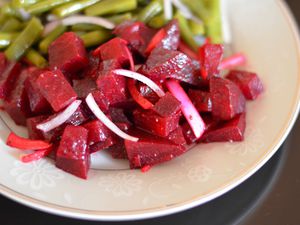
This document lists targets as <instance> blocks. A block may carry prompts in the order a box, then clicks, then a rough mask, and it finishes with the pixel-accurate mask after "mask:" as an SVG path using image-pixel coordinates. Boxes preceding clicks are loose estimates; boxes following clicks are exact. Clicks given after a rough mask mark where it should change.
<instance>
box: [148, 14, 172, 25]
mask: <svg viewBox="0 0 300 225" xmlns="http://www.w3.org/2000/svg"><path fill="white" fill-rule="evenodd" d="M166 23H167V21H166V19H165V16H164V14H163V13H160V14H158V15H157V16H155V17H153V18H152V19H151V20H150V21H149V22H148V25H149V26H150V27H152V28H156V29H157V28H161V27H163V26H164V25H166Z"/></svg>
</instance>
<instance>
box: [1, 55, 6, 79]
mask: <svg viewBox="0 0 300 225" xmlns="http://www.w3.org/2000/svg"><path fill="white" fill-rule="evenodd" d="M6 66H7V59H6V56H5V54H4V53H3V52H0V74H2V73H3V72H4V70H5V68H6Z"/></svg>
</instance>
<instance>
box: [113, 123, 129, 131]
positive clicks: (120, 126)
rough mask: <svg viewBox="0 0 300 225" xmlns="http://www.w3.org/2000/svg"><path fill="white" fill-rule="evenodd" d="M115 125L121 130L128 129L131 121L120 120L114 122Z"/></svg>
mask: <svg viewBox="0 0 300 225" xmlns="http://www.w3.org/2000/svg"><path fill="white" fill-rule="evenodd" d="M116 125H117V126H118V127H119V128H120V129H121V130H122V131H128V130H129V129H130V127H131V123H129V122H121V123H116Z"/></svg>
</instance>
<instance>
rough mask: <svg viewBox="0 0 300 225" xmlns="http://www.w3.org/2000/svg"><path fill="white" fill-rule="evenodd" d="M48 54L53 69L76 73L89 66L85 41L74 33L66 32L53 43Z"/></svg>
mask: <svg viewBox="0 0 300 225" xmlns="http://www.w3.org/2000/svg"><path fill="white" fill-rule="evenodd" d="M48 53H49V64H50V67H51V68H52V69H59V70H62V71H63V72H66V73H74V72H76V71H78V70H81V69H83V68H84V67H86V66H87V65H88V58H87V54H86V50H85V47H84V44H83V41H82V40H81V39H80V38H79V37H78V36H77V35H76V34H75V33H74V32H66V33H64V34H63V35H61V36H60V37H59V38H57V39H56V40H55V41H53V42H52V43H51V45H50V46H49V50H48Z"/></svg>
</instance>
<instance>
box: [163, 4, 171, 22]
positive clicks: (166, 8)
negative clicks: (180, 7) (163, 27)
mask: <svg viewBox="0 0 300 225" xmlns="http://www.w3.org/2000/svg"><path fill="white" fill-rule="evenodd" d="M164 16H165V19H166V20H171V19H172V17H173V8H172V1H171V0H164Z"/></svg>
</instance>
